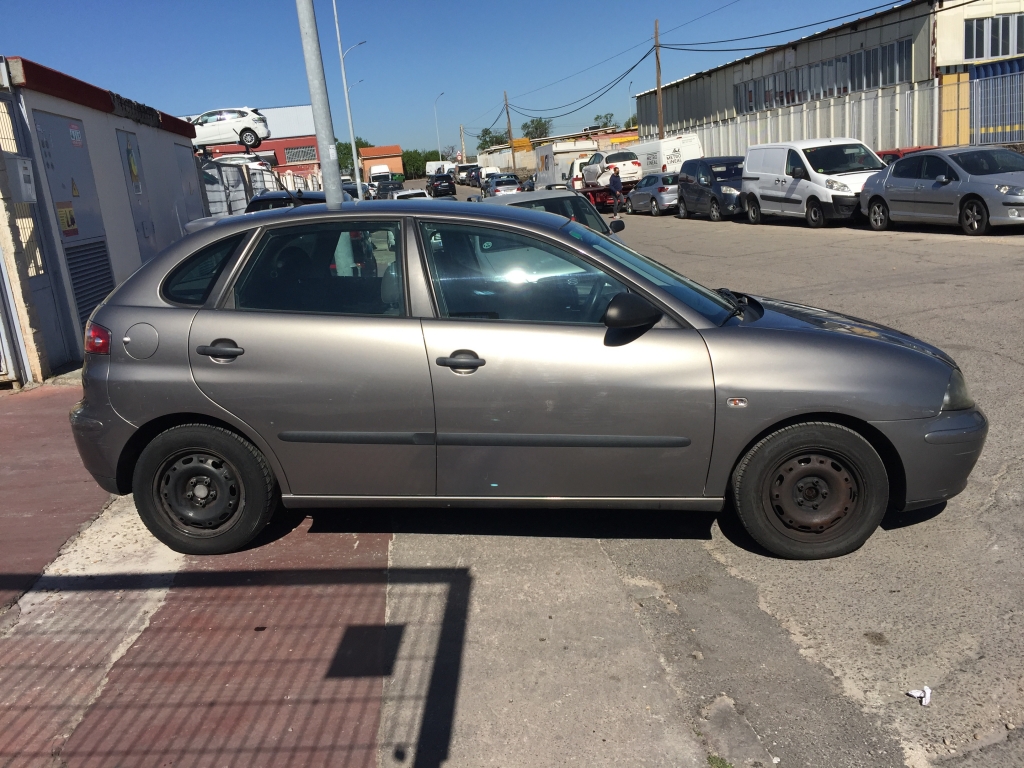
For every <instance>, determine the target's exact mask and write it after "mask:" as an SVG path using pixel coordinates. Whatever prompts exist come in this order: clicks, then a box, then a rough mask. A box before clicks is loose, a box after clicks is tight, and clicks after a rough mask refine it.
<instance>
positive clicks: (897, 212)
mask: <svg viewBox="0 0 1024 768" xmlns="http://www.w3.org/2000/svg"><path fill="white" fill-rule="evenodd" d="M860 209H861V212H862V213H863V214H864V215H865V216H866V217H867V219H868V223H869V224H870V226H871V228H872V229H873V230H875V231H881V230H884V229H888V228H889V225H890V223H891V222H894V221H918V222H921V223H929V224H932V223H934V224H959V225H960V226H961V228H963V231H964V232H966V233H967V234H968V235H984V234H985V233H986V232H988V230H989V228H990V227H993V226H1002V225H1007V224H1024V155H1021V154H1019V153H1018V152H1013V151H1011V150H1009V149H1003V148H1001V147H995V148H991V149H986V148H982V147H950V148H948V149H930V150H928V151H923V152H914V153H913V154H910V155H907V156H906V157H903V158H901V159H900V160H897V161H896V162H894V163H893V164H892V165H890V166H888V167H887V168H886V169H885V170H883V171H880V172H879V173H877V174H875V175H874V176H872V177H871V178H869V179H868V180H867V181H866V182H865V183H864V187H863V189H862V190H861V193H860Z"/></svg>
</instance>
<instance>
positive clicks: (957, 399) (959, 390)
mask: <svg viewBox="0 0 1024 768" xmlns="http://www.w3.org/2000/svg"><path fill="white" fill-rule="evenodd" d="M973 407H974V398H973V397H971V393H970V392H968V391H967V381H966V380H965V379H964V375H963V374H962V373H960V371H958V370H957V369H956V368H954V369H953V374H952V375H951V376H950V377H949V384H947V385H946V394H945V396H943V398H942V410H944V411H963V410H965V409H967V408H973Z"/></svg>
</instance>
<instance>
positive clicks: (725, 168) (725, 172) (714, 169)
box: [711, 161, 743, 181]
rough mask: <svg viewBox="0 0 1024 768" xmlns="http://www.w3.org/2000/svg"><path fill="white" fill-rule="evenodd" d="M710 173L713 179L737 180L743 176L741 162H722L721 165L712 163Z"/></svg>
mask: <svg viewBox="0 0 1024 768" xmlns="http://www.w3.org/2000/svg"><path fill="white" fill-rule="evenodd" d="M711 173H713V174H714V176H715V181H738V180H739V179H740V178H742V176H743V163H742V161H741V162H738V163H722V164H721V165H712V166H711Z"/></svg>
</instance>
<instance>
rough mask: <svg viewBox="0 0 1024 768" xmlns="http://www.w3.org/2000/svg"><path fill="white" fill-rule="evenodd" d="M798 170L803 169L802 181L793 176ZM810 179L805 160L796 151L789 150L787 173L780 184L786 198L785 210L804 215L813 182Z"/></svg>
mask: <svg viewBox="0 0 1024 768" xmlns="http://www.w3.org/2000/svg"><path fill="white" fill-rule="evenodd" d="M797 168H803V171H804V177H803V178H802V179H798V178H796V177H795V176H794V175H793V171H795V170H796V169H797ZM809 178H810V177H809V175H808V173H807V165H806V164H805V163H804V160H803V158H802V157H800V153H799V152H797V151H796V150H795V149H791V150H789V152H788V153H787V154H786V172H785V175H784V176H783V177H782V179H781V183H780V186H781V187H782V197H783V198H784V202H783V203H782V204H781V205H782V208H783V210H786V211H794V212H797V213H803V211H804V201H805V200H806V199H807V195H808V193H809V191H810V186H811V182H810V181H808V179H809Z"/></svg>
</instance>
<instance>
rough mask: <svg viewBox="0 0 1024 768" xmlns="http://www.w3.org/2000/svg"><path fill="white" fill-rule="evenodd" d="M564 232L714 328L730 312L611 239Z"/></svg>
mask: <svg viewBox="0 0 1024 768" xmlns="http://www.w3.org/2000/svg"><path fill="white" fill-rule="evenodd" d="M563 231H564V232H566V233H567V234H568V235H569V236H570V237H573V238H575V239H577V240H579V241H580V242H581V243H583V244H584V245H587V246H589V247H591V248H593V249H594V250H595V251H597V252H598V253H603V254H604V255H605V256H607V257H608V258H610V259H612V260H613V261H615V262H617V263H619V264H620V265H622V266H623V267H625V268H626V269H628V270H629V271H631V272H635V273H637V274H638V275H641V276H643V277H645V278H646V279H648V280H650V281H651V282H652V283H654V284H655V285H657V286H658V287H660V288H661V289H663V290H664V291H665V292H666V293H669V294H671V295H672V296H674V297H675V298H677V299H679V301H681V302H683V303H684V304H685V305H686V306H688V307H689V308H690V309H692V310H694V311H695V312H699V313H700V314H701V315H703V316H704V317H706V318H707V319H708V320H710V321H711V322H713V323H715V324H716V325H721V324H722V322H724V320H725V319H726V317H728V316H729V314H730V313H731V312H732V310H733V305H732V304H731V303H729V302H728V301H726V300H725V299H724V298H722V296H721V295H719V294H718V293H717V292H715V291H712V290H711V289H710V288H705V287H704V286H703V285H701V284H700V283H695V282H694V281H693V280H690V279H689V278H688V277H683V276H682V275H680V274H679V273H678V272H674V271H673V270H671V269H669V268H668V267H666V266H664V265H663V264H659V263H658V262H656V261H654V260H653V259H649V258H647V257H646V256H644V255H643V254H641V253H637V252H636V251H634V250H632V249H631V248H627V247H626V246H624V245H623V244H622V243H619V242H617V241H615V240H612V239H611V238H610V237H605V236H604V235H600V234H598V233H597V232H594V231H593V230H590V229H587V228H586V227H581V226H580V225H579V224H566V225H565V227H564V228H563Z"/></svg>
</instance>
